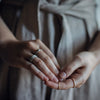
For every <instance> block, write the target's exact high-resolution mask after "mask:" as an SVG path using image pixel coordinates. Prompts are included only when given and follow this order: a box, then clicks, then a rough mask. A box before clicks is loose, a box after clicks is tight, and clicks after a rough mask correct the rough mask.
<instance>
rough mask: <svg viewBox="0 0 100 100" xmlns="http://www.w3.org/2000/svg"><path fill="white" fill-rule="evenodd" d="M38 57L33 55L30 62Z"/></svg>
mask: <svg viewBox="0 0 100 100" xmlns="http://www.w3.org/2000/svg"><path fill="white" fill-rule="evenodd" d="M36 57H37V56H36V55H32V56H31V57H30V58H29V61H30V62H32V61H33V59H35V58H36Z"/></svg>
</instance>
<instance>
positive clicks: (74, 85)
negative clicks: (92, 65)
mask: <svg viewBox="0 0 100 100" xmlns="http://www.w3.org/2000/svg"><path fill="white" fill-rule="evenodd" d="M71 80H72V81H73V88H75V87H76V84H75V79H74V78H72V79H71Z"/></svg>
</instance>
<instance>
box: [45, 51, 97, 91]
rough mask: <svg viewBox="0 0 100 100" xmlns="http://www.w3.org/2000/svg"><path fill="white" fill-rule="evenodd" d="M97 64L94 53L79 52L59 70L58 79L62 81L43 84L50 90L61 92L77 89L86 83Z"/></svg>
mask: <svg viewBox="0 0 100 100" xmlns="http://www.w3.org/2000/svg"><path fill="white" fill-rule="evenodd" d="M97 63H98V62H97V58H96V56H95V54H94V53H92V52H81V53H79V54H78V55H77V56H75V58H74V59H73V61H72V62H71V63H70V64H69V65H66V66H65V67H64V68H63V69H62V70H61V72H60V74H59V77H60V80H63V81H59V83H54V82H52V81H46V82H45V84H46V85H47V86H49V87H51V88H54V89H61V90H65V89H69V88H79V87H81V86H82V85H83V84H84V83H85V82H86V81H87V79H88V78H89V76H90V74H91V73H92V71H93V69H94V68H95V67H96V65H97Z"/></svg>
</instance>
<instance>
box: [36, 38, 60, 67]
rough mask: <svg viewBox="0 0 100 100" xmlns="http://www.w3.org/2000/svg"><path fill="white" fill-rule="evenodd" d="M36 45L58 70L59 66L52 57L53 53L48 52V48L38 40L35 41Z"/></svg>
mask: <svg viewBox="0 0 100 100" xmlns="http://www.w3.org/2000/svg"><path fill="white" fill-rule="evenodd" d="M36 43H37V44H39V46H40V49H42V50H43V51H44V52H45V53H46V54H47V55H48V56H49V57H50V58H51V59H52V61H53V62H54V64H55V65H56V67H57V68H58V69H60V66H59V64H58V62H57V60H56V58H55V56H54V55H53V53H52V52H51V51H50V50H49V48H48V47H47V46H46V45H44V43H42V41H40V40H39V39H37V40H36Z"/></svg>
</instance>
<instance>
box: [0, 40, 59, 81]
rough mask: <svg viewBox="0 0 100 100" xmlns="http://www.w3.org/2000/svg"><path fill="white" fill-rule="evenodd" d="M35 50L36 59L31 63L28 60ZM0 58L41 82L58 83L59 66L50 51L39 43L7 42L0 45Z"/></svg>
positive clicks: (38, 41) (36, 41) (33, 41)
mask: <svg viewBox="0 0 100 100" xmlns="http://www.w3.org/2000/svg"><path fill="white" fill-rule="evenodd" d="M37 49H40V51H39V52H38V53H37V57H36V58H34V59H33V61H32V62H30V61H29V58H30V57H32V55H33V53H35V52H36V50H37ZM0 57H1V58H2V59H3V60H4V61H6V62H7V63H8V64H9V65H10V66H14V67H17V68H21V67H23V68H26V69H28V70H30V71H31V72H32V73H34V74H35V75H36V76H38V77H39V78H40V79H41V80H43V81H46V80H48V79H50V80H52V81H54V82H58V79H57V77H56V76H57V75H58V73H59V70H58V69H59V65H58V62H57V60H56V58H55V57H54V55H53V54H52V53H51V51H50V50H49V49H48V48H47V47H46V46H45V45H44V44H43V43H42V42H41V41H40V40H38V39H37V40H32V41H24V42H23V41H17V40H16V41H9V42H7V41H6V42H3V43H1V44H0Z"/></svg>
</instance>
